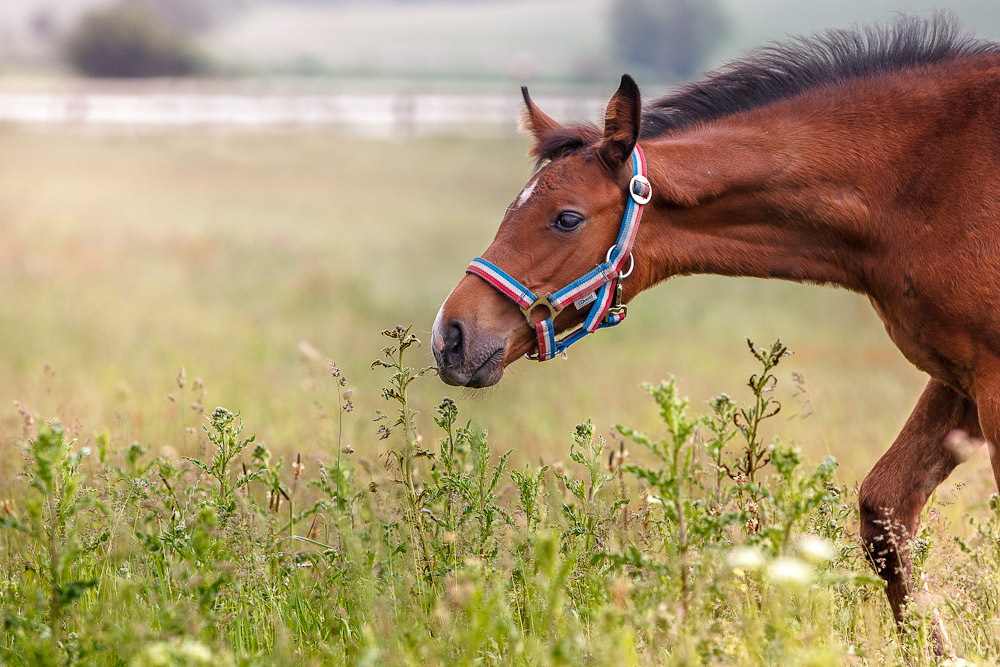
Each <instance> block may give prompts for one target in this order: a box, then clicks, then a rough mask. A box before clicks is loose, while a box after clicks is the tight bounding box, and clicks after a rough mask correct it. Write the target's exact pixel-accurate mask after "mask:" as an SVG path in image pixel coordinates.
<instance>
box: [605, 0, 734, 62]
mask: <svg viewBox="0 0 1000 667" xmlns="http://www.w3.org/2000/svg"><path fill="white" fill-rule="evenodd" d="M611 30H612V36H613V42H614V48H615V50H616V52H617V55H618V57H619V58H620V59H621V61H622V62H623V63H624V64H626V65H628V66H631V67H637V68H640V69H644V70H647V71H649V72H651V73H654V74H657V75H659V76H669V77H673V78H679V79H686V78H690V77H691V76H693V75H694V74H697V73H698V71H699V70H700V69H701V68H702V67H703V66H704V64H705V59H706V57H707V56H708V55H709V53H710V52H711V50H712V49H713V48H714V47H715V46H716V45H717V44H718V43H719V40H720V39H721V37H722V36H723V35H724V33H725V31H726V19H725V15H724V14H723V13H722V10H721V8H720V6H719V2H718V0H615V2H614V3H613V4H612V12H611Z"/></svg>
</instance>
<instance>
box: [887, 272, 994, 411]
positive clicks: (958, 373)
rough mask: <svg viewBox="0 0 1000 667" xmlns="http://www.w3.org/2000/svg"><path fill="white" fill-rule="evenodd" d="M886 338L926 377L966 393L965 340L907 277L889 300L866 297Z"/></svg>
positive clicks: (968, 381)
mask: <svg viewBox="0 0 1000 667" xmlns="http://www.w3.org/2000/svg"><path fill="white" fill-rule="evenodd" d="M869 299H870V301H871V304H872V306H873V307H874V308H875V312H876V313H877V314H878V316H879V318H880V319H881V320H882V323H883V324H884V325H885V330H886V332H887V333H888V334H889V338H890V339H891V340H892V342H893V343H895V345H896V347H897V348H899V351H900V352H902V353H903V356H904V357H906V359H907V360H908V361H909V362H910V363H911V364H913V365H914V366H916V367H917V368H919V369H920V370H922V371H924V372H925V373H927V374H928V375H930V376H931V377H933V378H936V379H937V380H940V381H941V382H944V383H945V384H947V385H949V386H951V387H953V388H954V389H956V390H958V391H960V392H962V393H964V394H968V393H969V390H970V388H971V385H972V373H971V368H972V358H973V357H974V353H973V351H972V350H971V349H970V346H969V344H968V337H967V336H966V335H965V333H964V332H963V331H961V330H960V329H959V328H956V327H955V326H954V323H953V322H950V321H948V318H943V317H941V313H940V312H939V311H938V309H936V308H934V307H931V305H930V304H929V303H928V302H927V301H926V299H925V297H923V296H921V295H920V293H919V289H918V287H917V285H915V284H914V281H913V280H912V279H911V278H909V277H908V276H907V277H905V279H904V281H903V286H902V289H901V290H899V291H898V292H896V293H895V294H894V295H893V298H891V299H877V298H875V297H873V296H870V297H869Z"/></svg>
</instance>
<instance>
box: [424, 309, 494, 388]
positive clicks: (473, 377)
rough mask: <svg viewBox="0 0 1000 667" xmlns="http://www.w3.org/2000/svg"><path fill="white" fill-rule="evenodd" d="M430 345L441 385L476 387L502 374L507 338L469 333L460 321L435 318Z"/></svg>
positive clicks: (488, 383)
mask: <svg viewBox="0 0 1000 667" xmlns="http://www.w3.org/2000/svg"><path fill="white" fill-rule="evenodd" d="M431 348H432V349H433V351H434V360H435V361H436V362H437V369H438V376H439V377H440V378H441V380H442V381H444V382H445V384H450V385H454V386H459V387H471V388H473V389H478V388H481V387H489V386H491V385H494V384H496V383H497V382H499V381H500V378H501V377H503V360H504V355H505V354H506V351H507V341H506V340H505V339H502V338H493V337H489V336H472V335H470V328H469V327H468V326H467V325H466V324H465V323H464V322H462V320H459V319H451V320H448V321H444V322H442V321H440V320H438V321H436V322H435V323H434V329H433V331H432V332H431Z"/></svg>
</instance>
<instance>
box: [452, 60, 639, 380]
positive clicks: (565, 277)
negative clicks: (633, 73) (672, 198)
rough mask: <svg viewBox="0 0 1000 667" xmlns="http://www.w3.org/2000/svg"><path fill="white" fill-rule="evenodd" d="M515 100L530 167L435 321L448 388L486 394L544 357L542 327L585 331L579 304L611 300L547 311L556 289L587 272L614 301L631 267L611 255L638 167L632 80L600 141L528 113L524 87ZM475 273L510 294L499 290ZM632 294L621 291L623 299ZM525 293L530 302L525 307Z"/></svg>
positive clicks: (595, 294) (584, 128)
mask: <svg viewBox="0 0 1000 667" xmlns="http://www.w3.org/2000/svg"><path fill="white" fill-rule="evenodd" d="M522 93H523V95H524V104H525V110H524V116H523V124H524V126H525V127H526V128H527V130H528V131H529V132H530V134H531V136H532V140H533V143H532V147H531V150H530V154H531V155H532V156H533V157H535V158H536V160H537V161H538V162H537V164H538V168H537V169H536V171H535V173H534V174H533V175H532V177H531V179H530V180H529V181H528V182H527V184H526V185H525V186H524V188H523V189H522V190H521V192H520V194H518V196H517V197H516V198H515V199H514V201H513V202H512V203H511V204H510V206H509V207H508V208H507V212H506V213H505V215H504V217H503V220H502V221H501V223H500V227H499V229H498V230H497V233H496V237H495V238H494V239H493V242H492V243H491V244H490V246H489V247H488V248H487V249H486V251H485V252H484V253H483V254H482V257H481V258H477V260H475V262H474V263H473V265H472V266H470V269H469V271H470V272H469V273H467V274H466V275H465V276H464V277H463V278H462V280H461V281H459V283H458V285H456V287H455V289H454V290H452V292H451V294H450V295H449V296H448V298H447V299H446V300H445V302H444V304H443V305H442V306H441V310H440V311H439V312H438V315H437V318H436V319H435V321H434V328H433V332H432V348H433V351H434V357H435V359H436V360H437V366H438V372H439V374H440V377H441V379H443V380H444V381H445V382H447V383H448V384H453V385H461V386H467V387H486V386H490V385H493V384H496V383H497V382H498V381H499V380H500V378H501V377H502V375H503V371H504V368H506V367H507V366H508V365H509V364H511V363H512V362H513V361H514V360H516V359H518V358H520V357H522V356H525V354H531V353H535V354H541V355H542V356H541V358H542V359H545V358H549V357H547V356H546V354H545V353H546V350H545V349H544V348H545V344H544V341H543V340H542V335H541V334H540V333H538V331H537V330H536V329H537V328H538V327H539V323H543V322H545V323H546V324H545V325H543V328H544V326H549V328H550V329H551V331H550V332H549V333H550V334H552V335H554V334H557V333H560V332H563V331H566V330H570V329H572V328H574V327H577V326H580V325H581V324H586V323H587V322H586V321H587V318H588V312H591V313H592V312H593V311H588V310H587V308H586V305H587V304H589V303H592V302H593V301H594V300H595V299H599V298H601V297H602V295H607V299H608V301H609V302H610V300H611V298H612V296H613V295H611V294H610V293H609V292H601V291H600V290H599V289H596V288H595V290H593V291H586V289H584V292H585V293H582V294H580V296H579V298H576V297H577V293H576V292H574V293H573V294H569V297H570V298H572V300H573V301H575V302H576V306H575V307H574V305H573V304H572V303H570V304H569V307H563V306H562V305H561V304H557V305H556V306H555V307H553V304H552V302H551V301H552V300H550V298H549V297H550V295H553V294H558V293H561V294H563V295H566V294H568V293H569V291H568V290H565V289H564V288H566V286H567V285H569V284H571V283H573V282H574V281H576V280H577V279H579V278H580V277H581V276H585V275H589V274H593V275H596V274H595V267H597V268H598V269H601V271H603V274H602V275H604V274H606V275H605V279H604V280H603V282H601V283H600V285H598V287H601V286H604V285H605V283H607V289H609V290H613V289H615V288H619V292H620V287H619V286H620V277H621V276H622V275H624V274H625V273H627V272H628V271H626V272H625V273H623V272H622V269H627V268H628V265H629V264H630V262H631V261H632V257H631V256H630V255H629V254H628V251H629V250H631V247H630V243H629V248H628V249H627V250H625V251H624V254H623V251H622V249H621V248H619V249H618V251H617V252H618V253H619V254H621V255H622V256H620V257H618V256H617V255H615V254H614V252H615V246H616V242H618V241H619V240H620V238H619V234H620V232H621V231H622V229H623V228H624V223H623V216H626V215H628V213H629V211H630V210H631V207H632V206H633V205H632V204H630V203H629V200H630V196H629V192H630V190H632V189H633V185H634V184H635V181H634V180H633V181H631V182H630V179H631V178H633V176H634V174H633V170H634V163H635V162H637V161H638V157H635V156H634V150H635V147H636V142H637V140H638V137H639V124H640V113H641V102H640V97H639V88H638V86H636V83H635V81H633V80H632V78H631V77H629V76H628V75H625V76H623V77H622V81H621V85H620V87H619V88H618V91H617V92H616V93H615V94H614V95H613V96H612V98H611V100H610V102H609V103H608V107H607V113H606V117H605V125H604V130H603V132H602V131H600V130H598V129H597V128H596V127H594V126H591V125H574V126H563V125H560V124H559V123H557V122H555V121H554V120H552V119H551V118H550V117H548V116H547V115H545V114H544V113H543V112H542V111H541V110H539V109H538V107H536V106H535V104H534V103H533V102H532V100H531V97H530V96H529V95H528V92H527V89H526V88H522ZM643 181H644V179H643ZM645 183H646V185H645V188H646V191H645V192H641V191H642V190H643V186H641V185H636V186H635V188H634V190H633V191H640V192H639V194H640V195H642V196H644V197H645V201H648V196H646V195H648V181H645ZM637 201H641V202H642V203H645V201H643V200H642V199H637ZM639 210H640V213H641V207H640V208H639ZM637 222H638V221H637V220H636V224H637ZM618 245H621V243H619V244H618ZM483 267H486V270H488V271H490V272H493V273H494V274H496V275H497V276H499V278H497V280H499V281H506V282H507V283H510V284H512V285H513V287H509V286H508V287H507V288H505V287H504V286H501V285H498V284H497V280H493V278H494V277H495V276H490V275H487V274H486V270H484V268H483ZM602 267H603V268H602ZM596 273H600V271H597V272H596ZM598 278H600V276H598ZM598 282H600V281H598ZM594 284H595V285H597V282H595V283H594ZM636 291H638V290H636V289H631V288H630V289H629V293H630V294H635V293H636ZM526 293H527V294H529V295H530V296H531V297H532V298H529V299H524V298H523V294H526ZM519 295H521V301H522V302H521V303H518V301H519ZM536 295H537V296H536ZM618 298H619V299H620V298H621V296H620V293H619V296H618ZM553 300H554V299H553ZM605 313H607V309H605V311H603V312H601V313H599V315H600V316H601V317H602V318H604V317H605V316H606V315H605ZM591 317H593V315H591ZM597 326H598V322H596V321H595V322H593V327H594V328H596V327H597ZM548 352H549V354H550V355H551V352H552V350H548Z"/></svg>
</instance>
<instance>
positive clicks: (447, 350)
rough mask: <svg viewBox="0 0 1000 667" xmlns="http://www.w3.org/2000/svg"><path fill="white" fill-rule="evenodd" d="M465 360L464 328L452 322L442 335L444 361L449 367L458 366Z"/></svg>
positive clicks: (456, 322) (454, 321)
mask: <svg viewBox="0 0 1000 667" xmlns="http://www.w3.org/2000/svg"><path fill="white" fill-rule="evenodd" d="M464 358H465V327H464V326H463V325H462V323H461V321H459V320H452V322H451V323H450V324H449V325H448V328H447V329H446V330H445V334H444V359H445V362H447V363H448V364H449V365H457V364H460V363H461V362H462V361H463V360H464Z"/></svg>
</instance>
